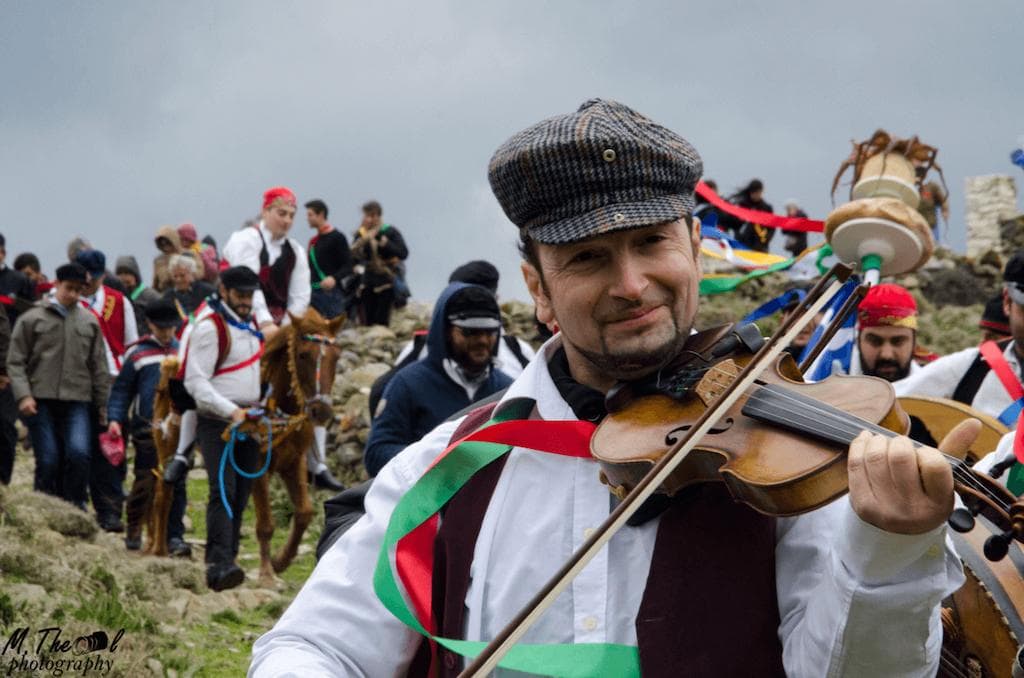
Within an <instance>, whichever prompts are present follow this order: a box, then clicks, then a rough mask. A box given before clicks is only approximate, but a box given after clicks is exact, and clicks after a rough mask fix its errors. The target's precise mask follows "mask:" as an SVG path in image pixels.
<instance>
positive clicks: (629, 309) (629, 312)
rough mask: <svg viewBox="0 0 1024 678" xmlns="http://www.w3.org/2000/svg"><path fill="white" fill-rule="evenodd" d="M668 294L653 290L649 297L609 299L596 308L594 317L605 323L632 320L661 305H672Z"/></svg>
mask: <svg viewBox="0 0 1024 678" xmlns="http://www.w3.org/2000/svg"><path fill="white" fill-rule="evenodd" d="M667 296H668V295H665V294H659V293H658V292H652V293H651V294H650V295H649V296H648V297H643V298H641V299H638V300H636V301H632V302H628V301H622V300H620V299H608V300H607V301H605V302H603V303H601V304H599V305H598V306H597V308H595V309H594V319H595V320H597V321H598V322H600V323H603V324H610V323H617V322H622V321H623V320H632V319H633V318H637V317H639V316H641V315H643V314H645V313H649V312H650V311H652V310H654V309H656V308H658V307H659V306H671V305H672V300H671V299H670V298H666V297H667Z"/></svg>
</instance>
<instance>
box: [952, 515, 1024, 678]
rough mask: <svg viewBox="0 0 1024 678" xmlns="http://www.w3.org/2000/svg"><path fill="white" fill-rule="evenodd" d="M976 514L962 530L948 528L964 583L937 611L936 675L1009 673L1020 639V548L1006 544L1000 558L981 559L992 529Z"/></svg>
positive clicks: (1023, 607) (1023, 595)
mask: <svg viewBox="0 0 1024 678" xmlns="http://www.w3.org/2000/svg"><path fill="white" fill-rule="evenodd" d="M997 532H999V530H997V529H996V528H995V527H994V526H993V525H992V523H990V522H988V521H987V520H985V519H984V518H981V517H979V518H978V519H977V523H976V525H975V527H974V529H973V530H972V531H970V532H968V533H966V534H957V533H955V532H952V531H951V532H950V534H951V535H952V538H953V543H954V545H955V546H956V550H957V552H958V553H959V554H960V558H961V559H962V560H963V564H964V574H965V575H966V576H967V582H966V583H965V584H964V585H963V586H962V587H961V588H960V589H959V590H958V591H957V592H956V593H954V594H953V595H952V597H951V598H950V599H948V600H947V601H945V603H944V604H943V609H942V626H943V632H944V635H943V640H942V660H941V664H940V668H939V674H938V675H940V676H948V677H951V678H952V677H956V678H964V677H965V676H971V677H972V678H982V677H992V676H1000V677H1001V676H1010V675H1011V673H1012V670H1013V663H1014V661H1015V658H1016V655H1017V649H1018V647H1019V646H1020V644H1021V641H1022V639H1024V549H1021V545H1020V544H1019V543H1017V542H1014V543H1012V544H1010V552H1009V554H1008V555H1007V556H1006V557H1005V558H1003V559H1002V560H1000V561H997V562H992V561H990V560H988V559H987V558H985V554H984V551H983V549H984V545H985V540H986V539H987V538H988V537H989V535H991V534H993V533H997Z"/></svg>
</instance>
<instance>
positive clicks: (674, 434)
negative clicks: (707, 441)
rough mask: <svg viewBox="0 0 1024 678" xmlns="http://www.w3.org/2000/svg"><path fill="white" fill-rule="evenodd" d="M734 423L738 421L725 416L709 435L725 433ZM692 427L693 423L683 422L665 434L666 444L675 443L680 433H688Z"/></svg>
mask: <svg viewBox="0 0 1024 678" xmlns="http://www.w3.org/2000/svg"><path fill="white" fill-rule="evenodd" d="M734 423H736V422H735V420H734V419H733V418H732V417H725V418H724V419H722V420H721V421H720V422H718V423H717V424H715V425H714V426H712V427H711V428H709V429H708V432H707V435H709V436H710V435H714V434H716V433H725V432H726V431H728V430H729V429H731V428H732V425H733V424H734ZM691 428H693V424H683V425H682V426H676V427H675V428H674V429H672V430H671V431H669V432H668V433H666V434H665V444H666V445H669V446H671V445H675V444H676V442H677V441H678V440H679V438H678V435H679V434H681V433H686V432H687V431H689V430H690V429H691Z"/></svg>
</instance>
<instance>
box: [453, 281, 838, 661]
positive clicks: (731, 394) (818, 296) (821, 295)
mask: <svg viewBox="0 0 1024 678" xmlns="http://www.w3.org/2000/svg"><path fill="white" fill-rule="evenodd" d="M852 273H853V269H852V268H851V267H850V266H847V265H846V264H836V265H835V266H833V267H832V268H831V269H830V270H829V271H828V273H826V274H825V275H824V276H823V277H822V278H821V280H819V281H818V282H817V284H816V285H815V286H814V287H813V288H812V289H811V291H810V292H809V293H808V294H807V296H806V297H805V298H804V300H803V301H801V302H800V304H799V305H798V306H797V308H796V309H795V312H794V313H791V314H790V316H789V318H788V319H787V320H786V321H785V322H783V323H782V324H781V325H780V326H779V328H778V329H777V330H776V331H775V334H773V335H772V336H771V337H770V338H769V339H768V340H767V341H766V342H765V345H764V346H763V347H762V348H761V350H760V351H758V352H757V354H756V355H755V356H754V358H753V359H752V360H751V361H750V362H749V363H748V364H747V366H746V367H744V368H743V369H742V370H741V371H740V373H739V374H738V375H737V376H736V378H735V380H733V382H732V383H730V384H729V385H728V386H727V387H726V388H725V389H724V390H723V391H722V393H721V394H720V395H719V396H718V398H716V399H715V402H714V404H713V405H711V406H710V407H708V408H707V409H706V410H704V413H703V414H701V416H700V417H699V418H698V419H697V421H696V422H694V424H693V427H692V428H691V429H690V430H689V431H687V432H686V433H684V434H683V435H682V437H681V438H680V439H679V440H678V441H677V442H676V444H675V445H673V446H672V447H671V448H669V450H668V452H666V453H665V455H664V456H663V457H662V458H661V459H660V460H659V461H658V463H656V464H655V465H654V466H653V467H652V468H651V470H650V471H648V472H647V475H645V476H644V478H643V480H641V481H640V482H639V483H637V486H636V487H634V488H633V489H632V490H630V492H629V494H627V495H626V497H625V498H624V499H623V500H622V501H621V502H619V505H618V506H616V507H615V509H614V510H613V511H612V512H611V513H610V514H608V517H607V518H606V519H605V521H604V522H603V523H602V524H601V526H600V527H599V528H597V530H596V531H595V532H594V533H593V534H592V535H590V537H589V538H588V539H587V540H586V541H584V542H583V544H582V545H581V546H580V548H579V549H578V550H577V551H576V552H575V553H574V554H573V555H572V557H571V558H570V559H569V561H568V562H566V563H565V564H564V565H562V567H561V568H560V569H559V570H558V572H556V573H555V575H554V576H553V577H551V579H549V580H548V582H547V583H546V584H545V585H544V588H543V589H541V590H540V591H539V592H538V593H537V595H535V596H534V597H533V599H531V600H530V602H529V603H527V604H526V606H525V607H524V608H523V609H522V610H520V611H519V613H518V614H517V615H516V616H515V617H514V618H513V619H512V621H510V622H509V623H508V624H507V625H506V626H505V628H503V629H502V630H501V632H500V633H498V635H497V636H495V637H494V639H493V640H492V641H491V642H490V643H488V645H487V647H485V648H484V649H483V650H482V651H481V652H480V654H478V655H477V656H476V658H474V659H473V661H472V662H471V663H470V664H469V666H467V667H466V668H465V670H463V671H462V673H460V674H459V676H460V678H466V677H471V678H483V677H484V676H486V675H488V674H490V673H491V672H492V671H494V669H495V668H497V666H498V662H500V661H501V660H502V658H503V657H504V656H505V654H506V653H507V652H508V651H509V650H510V649H512V647H513V646H514V645H515V644H516V643H517V642H519V640H520V639H521V638H522V637H523V635H524V634H525V633H526V632H527V631H528V630H529V629H530V627H531V626H533V624H534V623H535V622H536V621H537V619H538V618H539V617H540V616H541V615H542V614H543V613H544V611H545V610H547V609H548V607H550V605H551V604H552V603H553V602H554V601H555V599H556V598H557V597H558V596H559V595H560V594H561V593H562V591H564V590H565V588H566V587H567V586H568V585H569V584H570V583H571V582H572V580H573V579H574V578H575V577H576V575H578V574H579V573H580V572H581V571H582V570H583V568H584V567H586V566H587V563H589V562H590V561H591V560H592V559H593V557H594V556H595V555H597V552H598V551H600V550H601V549H602V548H603V547H604V545H605V544H607V543H608V542H609V541H610V540H611V538H612V537H613V536H615V534H616V533H617V532H618V531H619V530H620V529H621V528H622V526H623V525H625V524H626V521H627V520H629V518H630V517H631V516H632V515H633V514H634V513H636V511H637V510H639V508H640V507H641V506H642V505H643V503H644V502H645V501H646V500H647V498H648V497H650V496H651V495H652V494H654V493H655V491H657V489H658V488H659V487H661V485H662V483H663V482H664V481H665V480H666V479H667V478H668V477H669V476H670V475H671V474H672V472H673V471H674V470H675V469H676V467H677V466H679V464H681V463H682V462H683V460H684V459H685V458H686V456H687V455H688V454H689V453H690V451H691V450H692V449H693V448H694V447H696V446H697V443H698V442H699V441H700V439H701V438H702V437H703V436H704V434H705V433H707V432H708V430H709V429H710V428H711V427H712V426H714V425H715V424H716V423H717V422H718V419H719V417H720V416H721V414H722V413H723V412H725V411H727V410H728V409H729V408H730V407H732V405H733V404H734V403H735V402H736V401H737V400H738V399H739V398H740V396H741V395H743V393H744V392H745V391H746V390H747V387H748V386H750V385H751V384H753V383H754V380H755V379H757V377H758V376H759V375H760V374H761V372H762V371H763V370H764V369H765V367H767V366H768V365H770V364H772V362H773V361H774V360H775V359H776V358H777V357H778V356H779V354H781V353H782V351H783V349H785V348H786V347H787V346H789V344H790V342H792V341H793V339H794V338H795V337H796V335H797V334H799V333H800V330H801V329H802V328H803V326H804V325H806V324H807V323H808V322H810V320H811V319H812V318H814V316H815V315H817V313H818V312H819V311H821V309H822V308H824V306H825V304H827V303H828V301H829V299H831V298H832V296H833V295H834V294H835V293H836V292H837V291H838V290H839V288H840V287H841V286H842V284H843V282H845V281H846V280H847V279H848V278H849V277H850V275H851V274H852Z"/></svg>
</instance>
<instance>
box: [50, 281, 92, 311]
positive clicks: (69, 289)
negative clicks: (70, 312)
mask: <svg viewBox="0 0 1024 678" xmlns="http://www.w3.org/2000/svg"><path fill="white" fill-rule="evenodd" d="M84 286H85V285H84V283H80V282H76V281H72V280H61V281H59V282H58V283H57V285H56V286H55V287H54V288H53V296H54V298H56V299H57V303H58V304H60V305H62V306H74V305H75V304H77V303H78V300H79V299H80V298H81V296H82V288H83V287H84Z"/></svg>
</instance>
